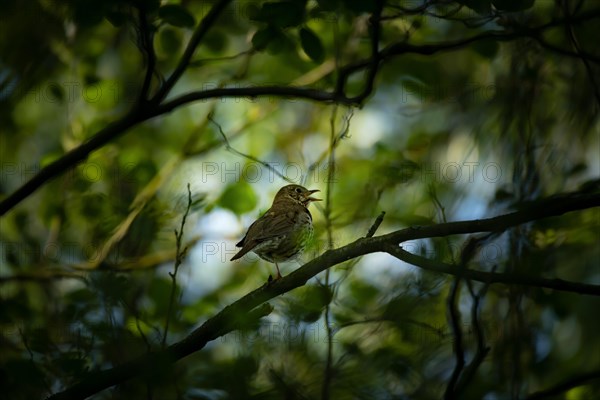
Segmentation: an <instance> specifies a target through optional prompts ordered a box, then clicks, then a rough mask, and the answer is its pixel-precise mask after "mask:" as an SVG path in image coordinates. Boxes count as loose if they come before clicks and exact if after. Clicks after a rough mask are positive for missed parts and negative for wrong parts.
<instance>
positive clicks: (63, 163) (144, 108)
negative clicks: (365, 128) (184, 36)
mask: <svg viewBox="0 0 600 400" xmlns="http://www.w3.org/2000/svg"><path fill="white" fill-rule="evenodd" d="M230 1H231V0H221V1H220V2H219V3H217V4H216V5H215V6H214V7H213V8H212V9H211V10H210V11H209V13H208V14H207V15H206V17H205V18H204V19H203V20H202V22H201V23H200V25H199V26H198V28H197V29H196V31H195V32H194V35H193V37H192V39H191V40H190V43H189V44H188V47H187V48H186V50H185V52H184V55H183V56H182V59H181V60H180V62H179V64H178V66H177V68H176V69H175V71H174V72H173V74H172V75H171V76H170V77H169V79H168V80H167V81H166V82H165V83H164V85H163V86H162V87H161V89H160V90H159V92H158V93H157V94H156V96H155V97H154V98H153V99H152V100H151V102H150V103H145V104H144V103H139V102H138V103H136V106H135V107H134V109H133V110H132V111H131V112H130V113H128V114H127V115H126V116H125V117H123V118H122V119H120V120H118V121H115V122H113V123H111V124H110V125H108V126H107V127H106V128H104V129H102V130H100V131H98V133H96V134H95V135H94V136H93V137H92V138H91V139H90V140H89V141H87V142H85V143H84V144H82V145H80V146H79V147H76V148H75V149H73V150H71V151H69V152H68V153H66V154H65V155H63V156H62V157H61V158H59V159H58V160H56V161H54V162H53V163H51V164H49V165H47V166H46V167H44V168H42V169H41V170H40V172H38V174H36V175H35V176H34V177H33V178H31V179H30V180H29V181H27V182H26V183H25V184H23V185H22V186H21V187H20V188H18V189H17V190H16V191H15V192H13V193H12V194H11V195H9V196H8V197H6V198H5V199H4V200H2V202H0V216H2V215H4V214H6V213H7V212H8V211H9V210H11V209H12V208H13V207H14V206H15V205H17V204H18V203H20V202H21V201H22V200H24V199H25V198H26V197H27V196H29V195H30V194H31V193H33V192H34V191H35V190H37V189H39V188H40V187H41V186H42V185H44V184H45V183H46V182H48V181H49V180H51V179H52V178H55V177H57V176H58V175H60V174H61V173H63V172H65V171H66V170H68V169H69V168H71V167H73V166H75V165H76V164H77V163H79V162H81V161H83V160H85V159H86V158H87V157H88V155H89V154H90V153H91V152H92V151H94V150H97V149H99V148H100V147H102V146H104V145H105V144H106V143H108V142H110V141H111V140H114V139H116V138H117V137H119V136H120V135H121V134H123V133H124V132H126V131H127V130H128V129H129V128H131V127H133V126H135V125H137V124H138V123H140V122H143V121H146V120H149V119H151V118H154V117H157V116H160V115H162V114H166V113H168V112H171V111H173V110H174V109H175V108H177V107H179V106H182V105H184V104H187V103H191V102H194V101H198V100H205V99H211V98H217V97H218V98H229V97H236V98H239V97H249V98H255V97H263V96H274V97H281V98H286V97H289V98H297V99H305V100H312V101H318V102H325V103H338V104H345V105H355V106H360V105H361V104H362V102H363V101H364V100H365V98H366V97H368V95H369V94H370V92H368V91H364V92H363V93H361V94H359V95H358V96H356V97H347V96H346V95H345V93H344V90H343V89H344V86H345V82H346V80H347V79H348V77H349V76H350V75H351V74H352V73H354V72H357V71H360V70H363V69H365V68H372V69H371V71H376V70H378V67H379V64H380V63H381V62H383V61H386V60H387V59H389V58H392V57H396V56H399V55H402V54H408V53H413V54H423V55H431V54H435V53H438V52H442V51H450V50H457V49H461V48H464V47H465V46H467V45H469V44H472V43H475V42H478V41H483V40H496V41H508V40H515V39H518V38H522V37H531V38H533V39H535V40H538V41H539V42H540V43H542V42H543V38H542V37H541V34H542V33H543V32H544V31H545V30H547V29H551V28H554V27H557V26H560V25H564V24H565V23H567V22H568V23H570V24H576V23H580V22H584V21H587V20H591V19H594V18H598V17H600V9H598V10H592V11H588V12H586V13H581V14H579V15H577V16H572V17H570V18H568V19H556V20H553V21H551V22H548V23H546V24H543V25H540V26H538V27H534V28H527V27H516V28H515V30H514V31H509V32H504V31H490V32H485V33H482V34H480V35H475V36H473V37H470V38H466V39H460V40H454V41H448V42H443V43H436V44H421V45H414V44H408V43H405V42H400V43H394V44H391V45H389V46H387V47H386V48H384V49H383V50H381V51H379V52H374V53H373V54H372V57H370V58H369V59H367V60H362V61H359V62H355V63H352V64H348V65H346V66H344V67H343V68H341V69H340V73H339V77H338V81H337V83H336V89H335V90H334V91H333V92H330V91H322V90H317V89H312V88H299V87H287V86H268V85H267V86H257V87H245V88H217V89H211V90H202V91H195V92H191V93H187V94H184V95H182V96H179V97H176V98H174V99H172V100H169V101H167V102H165V103H162V104H160V105H159V103H161V102H162V101H163V100H164V98H165V97H166V96H167V95H168V93H169V92H170V90H171V89H172V87H173V86H174V85H175V84H176V81H177V80H178V79H179V78H180V77H181V75H182V74H183V72H184V71H185V69H186V68H187V66H188V65H189V63H190V60H191V57H192V56H193V53H194V51H195V49H196V47H197V46H198V44H199V43H200V41H201V40H202V38H203V37H204V35H205V34H206V32H207V31H208V29H209V28H210V26H211V25H212V24H214V22H215V20H216V18H217V17H218V15H219V14H220V12H222V10H223V9H224V8H225V7H226V6H227V4H229V2H230ZM375 37H376V36H375V35H373V36H372V41H374V39H373V38H375ZM545 47H546V48H548V49H552V48H551V47H548V46H545ZM565 52H566V50H565V51H561V54H566V53H565ZM575 56H577V55H575ZM579 56H580V57H584V56H585V57H586V58H588V59H591V58H590V57H591V56H592V55H590V54H587V53H585V54H584V53H582V54H581V55H579ZM374 57H375V58H376V59H374ZM592 60H593V59H592ZM375 66H376V67H375ZM376 75H377V74H374V75H370V77H369V79H374V78H375V77H376ZM372 84H373V81H372V82H371V85H372ZM367 87H369V82H367Z"/></svg>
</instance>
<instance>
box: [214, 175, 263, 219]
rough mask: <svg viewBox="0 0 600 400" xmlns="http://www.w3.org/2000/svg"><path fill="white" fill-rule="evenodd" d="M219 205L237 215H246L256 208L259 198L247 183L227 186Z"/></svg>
mask: <svg viewBox="0 0 600 400" xmlns="http://www.w3.org/2000/svg"><path fill="white" fill-rule="evenodd" d="M218 204H219V206H221V207H223V208H226V209H228V210H231V211H233V212H234V213H236V214H244V213H247V212H248V211H252V210H254V208H256V205H257V204H258V198H257V196H256V193H254V190H253V189H252V186H250V185H249V184H248V183H246V182H240V183H236V184H232V185H229V186H227V187H226V188H225V191H224V192H223V194H222V195H221V197H220V198H219V201H218Z"/></svg>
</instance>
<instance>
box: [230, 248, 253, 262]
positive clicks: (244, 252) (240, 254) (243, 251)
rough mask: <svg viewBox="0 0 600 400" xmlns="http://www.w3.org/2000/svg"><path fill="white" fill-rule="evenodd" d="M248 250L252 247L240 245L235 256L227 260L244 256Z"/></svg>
mask: <svg viewBox="0 0 600 400" xmlns="http://www.w3.org/2000/svg"><path fill="white" fill-rule="evenodd" d="M250 250H252V248H250V247H242V249H241V250H240V251H238V252H237V254H236V255H235V256H233V257H231V260H229V261H235V260H237V259H238V258H242V257H244V256H245V255H246V253H248V252H249V251H250Z"/></svg>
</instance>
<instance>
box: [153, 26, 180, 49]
mask: <svg viewBox="0 0 600 400" xmlns="http://www.w3.org/2000/svg"><path fill="white" fill-rule="evenodd" d="M158 39H159V43H160V49H161V51H162V52H163V53H164V54H167V55H172V54H176V53H177V52H178V51H179V49H180V48H181V43H182V41H181V34H180V32H178V31H177V30H176V29H173V28H165V29H161V31H160V34H159V37H158Z"/></svg>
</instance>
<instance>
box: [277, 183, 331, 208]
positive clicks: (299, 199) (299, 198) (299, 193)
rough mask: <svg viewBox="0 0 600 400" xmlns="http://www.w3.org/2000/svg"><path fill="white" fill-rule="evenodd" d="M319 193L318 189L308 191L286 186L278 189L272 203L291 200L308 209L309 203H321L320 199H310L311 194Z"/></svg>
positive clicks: (298, 186)
mask: <svg viewBox="0 0 600 400" xmlns="http://www.w3.org/2000/svg"><path fill="white" fill-rule="evenodd" d="M319 191H320V190H318V189H315V190H308V189H306V188H305V187H303V186H300V185H287V186H284V187H282V188H281V189H279V192H277V194H276V195H275V200H273V203H275V202H279V201H289V200H292V201H294V202H296V203H300V204H302V205H303V206H304V207H308V205H309V204H310V202H311V201H321V199H316V198H314V197H311V195H312V194H313V193H316V192H319Z"/></svg>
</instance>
